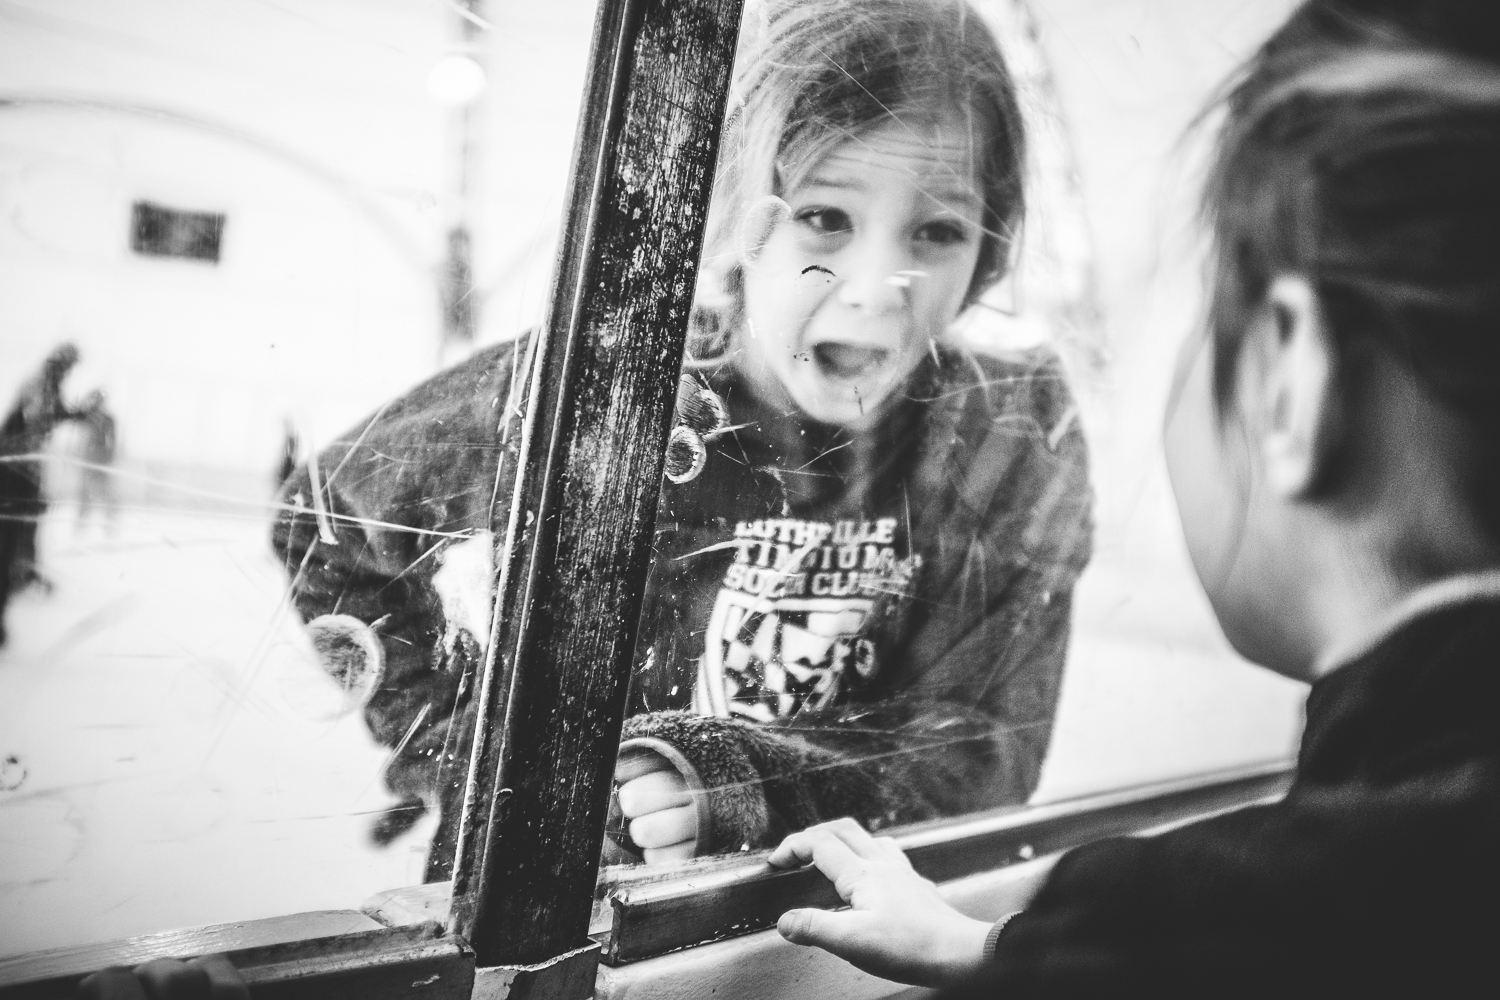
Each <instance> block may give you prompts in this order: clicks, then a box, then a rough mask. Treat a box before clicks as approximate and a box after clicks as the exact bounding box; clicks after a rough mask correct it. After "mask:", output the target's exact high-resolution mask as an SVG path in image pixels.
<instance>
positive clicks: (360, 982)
mask: <svg viewBox="0 0 1500 1000" xmlns="http://www.w3.org/2000/svg"><path fill="white" fill-rule="evenodd" d="M741 5H742V0H601V2H600V6H599V10H598V14H597V17H596V21H595V27H594V35H593V43H592V50H591V56H590V68H589V75H588V79H587V83H586V86H585V91H584V98H583V109H582V115H581V118H580V123H579V128H578V133H577V140H576V144H575V152H574V162H573V168H572V175H571V183H570V190H569V198H568V203H567V207H566V212H565V218H564V230H563V239H562V242H561V245H560V248H559V252H558V258H557V262H556V268H555V271H554V277H553V283H552V293H551V298H550V308H549V313H548V319H547V321H546V323H545V324H544V327H543V328H542V330H541V331H540V332H539V334H538V335H537V336H536V337H535V338H534V349H533V351H532V361H531V367H530V372H529V377H530V392H529V395H528V412H527V414H526V418H525V422H524V425H523V431H522V435H521V440H520V446H519V451H518V453H517V454H516V462H517V467H516V475H515V492H514V496H513V499H512V502H511V504H510V505H509V507H508V508H507V509H506V517H505V519H504V522H503V523H498V522H497V523H496V524H494V525H493V528H494V530H495V533H496V536H497V537H501V538H504V539H505V544H504V549H503V551H504V553H505V556H504V558H502V559H501V560H499V565H498V566H497V573H496V605H495V614H494V616H493V621H494V623H495V624H494V630H493V632H492V635H491V641H490V643H489V646H488V650H489V653H488V658H487V661H486V663H485V669H484V678H483V681H482V685H481V688H480V698H481V711H480V714H479V726H478V731H477V735H476V738H475V744H474V750H473V756H472V760H471V766H470V773H469V783H468V787H467V791H466V795H465V803H464V812H463V821H462V832H461V834H460V838H459V844H458V851H457V857H456V864H455V877H454V882H453V883H452V887H451V894H450V892H449V891H448V890H447V889H446V888H444V887H443V886H423V887H414V888H412V889H409V890H395V891H392V892H390V893H385V894H383V895H382V896H380V897H376V898H375V900H373V901H371V902H370V903H369V904H367V906H366V908H365V911H364V912H356V911H352V910H348V911H328V912H320V913H311V914H298V915H293V916H288V917H278V918H272V919H270V920H257V921H247V922H244V923H238V924H229V925H223V926H219V927H206V928H194V929H191V930H186V931H167V932H162V933H158V934H150V935H145V936H143V937H138V938H132V939H130V940H127V941H121V942H111V943H107V944H103V945H91V946H82V947H75V948H65V949H58V950H55V951H51V952H42V953H36V954H32V955H23V956H20V957H18V958H13V959H9V960H0V997H4V998H10V997H28V998H31V997H37V998H40V997H67V996H70V995H71V993H72V990H73V988H74V986H75V985H76V983H77V982H78V981H79V979H81V978H82V977H83V976H84V975H86V974H87V973H88V972H90V971H93V970H95V969H99V968H103V967H107V966H111V965H133V964H137V963H139V962H143V961H146V960H149V959H151V958H159V957H178V958H186V957H192V956H194V955H200V954H207V953H212V952H226V953H228V954H229V955H230V957H231V960H232V961H233V962H234V963H235V965H236V966H237V967H238V968H240V969H241V971H242V972H243V973H244V975H245V976H246V978H247V980H248V981H249V983H250V984H251V987H252V990H253V992H254V994H255V995H256V996H257V997H277V998H281V997H297V998H301V997H314V996H316V997H324V998H339V997H350V998H354V997H381V996H403V997H404V996H415V997H441V998H449V997H453V998H458V997H469V996H471V995H484V996H487V997H505V996H523V995H524V996H528V997H556V998H561V1000H572V998H576V997H580V996H587V995H588V994H589V993H590V992H591V991H592V989H593V983H594V976H595V970H596V967H597V964H598V961H599V959H600V955H601V945H600V942H601V941H602V942H603V943H604V945H605V946H606V948H605V952H604V957H605V960H606V961H608V962H610V963H612V964H617V963H622V962H628V961H632V960H636V959H640V958H645V957H649V956H653V955H658V954H661V953H662V952H665V951H669V950H671V949H675V948H681V947H684V946H687V945H691V944H694V943H698V942H702V941H709V940H714V939H716V938H720V937H724V936H726V935H729V934H733V933H744V932H746V931H749V930H755V929H758V928H762V927H765V926H768V925H769V924H771V923H773V922H774V921H775V919H776V917H777V916H778V915H779V914H780V913H781V912H783V911H785V910H786V909H788V908H790V907H792V906H799V905H837V903H838V901H837V898H836V897H835V896H834V895H833V894H832V888H831V886H830V885H829V884H828V883H827V881H826V880H825V879H823V878H822V876H821V875H819V874H818V873H816V872H815V871H812V870H810V869H807V870H800V871H793V872H776V871H773V870H771V869H769V867H768V866H767V865H766V864H765V862H764V855H763V853H762V854H758V855H753V856H751V855H746V856H739V857H734V858H729V859H705V861H703V862H700V863H694V864H692V865H690V866H688V867H687V868H682V869H677V870H674V871H670V872H666V873H663V872H661V871H660V870H657V871H652V870H649V868H648V869H642V870H640V871H639V872H634V873H630V874H626V875H624V876H621V877H618V878H616V879H615V880H614V881H613V882H608V881H607V882H606V883H605V884H604V886H603V890H602V892H603V894H602V895H601V894H600V893H601V889H600V883H599V878H598V875H599V866H598V860H599V855H600V848H601V846H602V842H603V837H604V826H605V818H606V813H607V808H608V802H609V795H610V790H611V776H612V772H613V768H614V761H615V755H616V752H617V749H618V745H619V737H620V732H621V727H622V724H623V721H624V711H625V698H626V693H627V691H626V689H627V685H628V680H629V675H630V670H631V667H632V660H633V655H634V647H635V640H636V630H637V620H638V618H639V614H640V609H641V603H642V598H643V594H644V590H645V584H646V576H647V572H648V570H649V568H650V561H651V553H652V542H653V535H654V528H655V518H656V505H657V499H658V494H659V490H660V483H661V476H662V468H663V461H664V456H665V447H666V440H667V434H668V432H669V430H670V423H671V419H672V410H673V404H674V400H675V395H676V388H677V380H678V375H679V371H680V368H681V365H682V360H683V348H684V344H685V337H686V331H687V324H688V316H689V311H690V308H691V304H692V297H693V291H694V286H695V281H696V277H697V265H698V258H699V253H700V250H701V246H702V239H703V230H704V223H705V221H706V218H707V215H708V207H709V200H710V197H711V195H712V187H713V179H714V164H715V158H716V151H717V145H718V139H719V130H720V125H721V122H722V120H723V116H724V108H725V102H726V99H727V95H728V89H729V82H730V75H731V72H732V68H733V59H734V52H735V45H736V41H737V35H738V30H739V22H740V13H741ZM1288 773H1289V772H1288V771H1287V770H1286V768H1285V766H1284V765H1280V766H1276V767H1272V768H1262V769H1252V770H1248V771H1243V772H1240V773H1237V774H1233V775H1227V776H1225V775H1220V776H1215V777H1211V778H1208V779H1198V780H1193V781H1187V782H1178V783H1174V784H1170V785H1166V786H1151V787H1149V788H1143V789H1138V790H1134V791H1123V792H1114V793H1110V794H1107V795H1102V796H1094V797H1091V798H1088V799H1083V800H1078V801H1076V802H1074V803H1068V804H1058V805H1054V806H1049V807H1041V808H1039V809H1027V810H1009V811H1001V812H998V813H994V814H986V815H982V816H978V817H969V818H965V819H962V820H957V821H946V822H941V823H935V824H924V825H922V826H920V827H916V828H911V829H909V830H907V831H906V832H904V833H902V834H901V838H900V839H901V842H902V843H903V845H904V846H905V847H907V848H908V849H909V851H910V853H911V856H912V858H913V861H914V863H915V864H916V866H917V868H918V870H919V871H922V872H923V873H924V874H926V875H928V876H929V877H932V878H934V879H935V880H944V879H952V878H957V877H960V876H963V875H969V874H973V873H975V872H979V871H984V870H993V869H995V868H999V867H1003V866H1004V865H1007V864H1011V863H1013V862H1015V861H1018V860H1025V859H1029V858H1031V857H1033V856H1034V855H1037V854H1041V853H1046V852H1050V851H1056V850H1060V849H1063V848H1066V847H1070V846H1074V845H1076V844H1079V843H1084V842H1086V841H1088V840H1092V839H1096V838H1097V837H1099V836H1103V835H1109V834H1119V833H1128V832H1137V831H1141V830H1144V829H1147V828H1150V827H1153V826H1159V825H1161V824H1162V823H1165V822H1176V821H1182V820H1184V819H1188V818H1196V817H1199V816H1203V815H1208V814H1211V813H1213V812H1215V811H1222V810H1224V809H1227V808H1233V807H1237V806H1240V805H1244V804H1247V803H1250V802H1254V801H1262V800H1265V799H1267V798H1269V797H1274V796H1276V795H1278V794H1280V793H1281V792H1282V791H1284V789H1285V787H1286V784H1287V782H1288ZM601 915H602V916H603V918H604V920H605V924H604V925H603V926H601V924H600V917H601ZM591 923H592V927H591ZM591 930H593V931H594V933H595V937H594V938H591V937H590V931H591ZM596 938H597V940H596Z"/></svg>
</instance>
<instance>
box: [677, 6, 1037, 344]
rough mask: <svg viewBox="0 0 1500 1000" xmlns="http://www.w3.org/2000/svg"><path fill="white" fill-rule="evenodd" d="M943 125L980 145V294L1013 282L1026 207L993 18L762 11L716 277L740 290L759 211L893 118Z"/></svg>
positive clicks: (966, 11) (717, 197)
mask: <svg viewBox="0 0 1500 1000" xmlns="http://www.w3.org/2000/svg"><path fill="white" fill-rule="evenodd" d="M935 117H948V118H951V119H953V120H957V121H959V122H961V123H962V124H963V125H964V127H966V128H967V129H968V131H969V134H970V135H971V136H972V137H973V154H972V155H973V156H974V160H975V163H974V167H975V169H974V175H975V177H976V179H977V180H978V182H979V186H980V188H981V189H982V190H983V193H984V197H985V221H984V227H985V231H986V233H987V235H986V238H985V240H984V244H983V247H982V249H981V253H980V260H979V265H978V267H977V268H976V273H975V276H974V281H973V284H972V287H971V296H977V295H978V294H979V293H980V292H982V291H983V290H984V289H985V288H986V287H988V286H989V285H990V284H992V283H993V282H994V281H995V280H997V279H998V278H999V277H1000V276H1001V275H1002V274H1003V273H1004V270H1005V267H1006V266H1007V264H1008V261H1009V253H1010V243H1011V234H1012V233H1013V232H1014V230H1015V228H1016V227H1017V226H1018V225H1019V221H1020V218H1021V213H1022V209H1023V207H1024V206H1023V195H1022V175H1023V164H1024V159H1025V140H1024V136H1023V130H1022V125H1021V114H1020V108H1019V105H1018V104H1017V101H1016V96H1015V88H1014V85H1013V82H1012V80H1011V77H1010V74H1009V71H1008V69H1007V68H1006V65H1005V60H1004V58H1003V57H1002V56H1001V54H1000V50H999V47H998V45H997V44H996V42H995V38H994V35H993V33H992V32H991V30H990V28H989V26H988V25H987V24H986V23H985V22H984V20H983V18H981V17H980V16H979V14H977V13H976V12H975V11H974V10H973V8H971V7H970V6H969V4H968V3H967V2H966V0H859V2H855V3H850V2H849V0H761V2H752V3H751V4H750V5H749V7H748V9H747V12H746V16H745V25H744V29H743V31H742V33H741V38H740V46H739V52H738V55H737V60H736V67H735V82H734V87H733V91H732V93H731V96H730V110H729V114H728V117H727V119H726V121H725V127H724V134H723V140H722V145H721V149H720V154H719V173H718V178H717V183H716V186H715V192H714V205H713V208H712V211H711V213H710V218H709V224H708V234H707V241H706V246H705V253H704V263H705V278H707V279H710V280H713V279H715V278H717V279H718V280H721V281H722V282H723V283H724V285H725V286H726V287H725V290H726V291H727V292H728V293H729V294H730V295H731V296H734V295H735V294H737V275H736V269H737V265H736V263H735V261H736V259H737V257H738V255H739V253H740V251H741V249H742V247H741V226H742V223H743V221H744V219H745V218H746V216H747V213H749V212H751V211H752V210H753V209H754V208H755V206H756V205H757V203H759V202H762V201H764V200H765V199H767V198H776V197H780V196H781V194H782V193H783V192H785V191H786V190H787V189H788V188H789V187H790V186H791V185H794V184H796V183H797V182H798V180H799V179H800V178H801V177H803V176H804V175H805V174H806V172H807V171H808V170H809V169H811V168H812V167H813V166H814V165H816V163H817V162H818V161H819V160H820V159H821V158H822V157H823V156H824V155H825V154H826V153H827V152H829V150H831V149H832V148H833V147H834V146H836V145H838V144H839V143H841V142H843V141H845V140H848V139H851V138H857V137H858V136H859V135H860V134H861V133H862V132H865V131H867V130H869V129H871V128H874V127H876V126H879V125H882V124H885V123H887V122H890V121H904V120H911V119H921V118H935ZM705 291H707V292H708V294H707V295H706V296H705V297H706V298H707V297H712V290H711V289H706V290H705ZM700 356H701V354H700Z"/></svg>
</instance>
